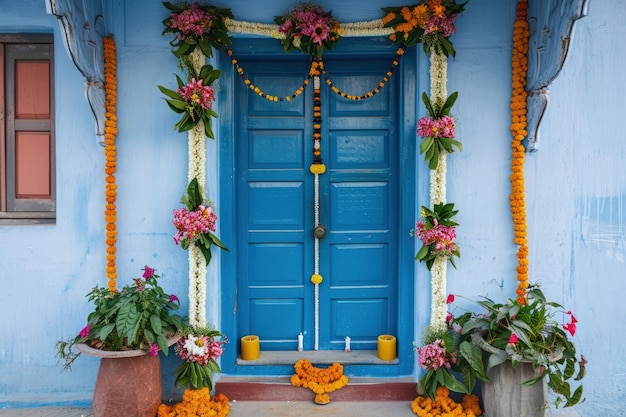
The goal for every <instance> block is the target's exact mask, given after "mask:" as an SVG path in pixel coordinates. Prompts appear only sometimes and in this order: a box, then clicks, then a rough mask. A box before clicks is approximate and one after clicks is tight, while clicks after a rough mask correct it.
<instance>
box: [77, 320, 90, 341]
mask: <svg viewBox="0 0 626 417" xmlns="http://www.w3.org/2000/svg"><path fill="white" fill-rule="evenodd" d="M90 330H91V324H89V323H87V325H86V326H85V327H83V329H82V330H81V331H80V337H82V338H83V339H84V338H86V337H87V336H89V331H90Z"/></svg>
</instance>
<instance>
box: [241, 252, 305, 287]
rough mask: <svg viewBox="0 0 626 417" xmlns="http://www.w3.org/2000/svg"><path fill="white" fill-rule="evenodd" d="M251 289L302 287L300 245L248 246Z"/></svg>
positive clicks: (302, 275)
mask: <svg viewBox="0 0 626 417" xmlns="http://www.w3.org/2000/svg"><path fill="white" fill-rule="evenodd" d="M248 265H250V275H249V277H248V283H249V285H250V286H251V287H259V288H261V287H266V288H268V287H272V286H299V287H302V286H303V284H304V283H303V281H304V270H303V265H304V253H303V247H302V244H300V243H283V242H281V243H253V244H250V245H248Z"/></svg>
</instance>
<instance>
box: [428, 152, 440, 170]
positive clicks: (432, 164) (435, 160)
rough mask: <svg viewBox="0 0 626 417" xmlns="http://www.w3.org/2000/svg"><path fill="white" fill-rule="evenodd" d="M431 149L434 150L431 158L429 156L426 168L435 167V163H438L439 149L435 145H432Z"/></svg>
mask: <svg viewBox="0 0 626 417" xmlns="http://www.w3.org/2000/svg"><path fill="white" fill-rule="evenodd" d="M433 149H434V150H435V151H434V152H433V156H432V158H430V162H429V163H428V168H430V169H437V165H439V149H438V148H437V146H433Z"/></svg>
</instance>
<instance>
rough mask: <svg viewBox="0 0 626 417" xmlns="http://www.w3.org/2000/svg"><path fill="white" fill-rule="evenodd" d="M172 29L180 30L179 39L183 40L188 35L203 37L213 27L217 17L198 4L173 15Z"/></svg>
mask: <svg viewBox="0 0 626 417" xmlns="http://www.w3.org/2000/svg"><path fill="white" fill-rule="evenodd" d="M171 18H172V20H171V22H170V28H172V29H178V30H179V32H180V33H179V34H178V39H179V40H182V39H184V38H185V37H186V36H188V35H195V36H197V37H200V36H202V35H203V34H204V33H205V32H206V31H208V28H210V27H211V26H212V25H213V20H215V16H213V15H211V14H210V13H209V12H207V11H206V10H203V9H201V8H200V7H199V6H198V2H195V3H193V4H192V5H191V8H190V9H185V10H183V11H182V12H180V13H172V14H171Z"/></svg>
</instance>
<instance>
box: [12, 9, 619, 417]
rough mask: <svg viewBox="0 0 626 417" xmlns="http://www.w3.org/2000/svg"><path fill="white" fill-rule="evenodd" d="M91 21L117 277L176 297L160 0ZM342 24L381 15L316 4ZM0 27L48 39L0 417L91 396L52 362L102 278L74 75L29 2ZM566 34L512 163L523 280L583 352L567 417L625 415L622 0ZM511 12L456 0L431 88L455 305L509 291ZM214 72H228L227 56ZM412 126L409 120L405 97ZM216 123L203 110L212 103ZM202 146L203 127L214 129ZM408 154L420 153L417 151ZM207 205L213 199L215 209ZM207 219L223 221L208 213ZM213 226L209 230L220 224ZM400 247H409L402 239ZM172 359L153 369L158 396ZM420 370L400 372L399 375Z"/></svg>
mask: <svg viewBox="0 0 626 417" xmlns="http://www.w3.org/2000/svg"><path fill="white" fill-rule="evenodd" d="M229 3H231V5H230V7H232V10H233V13H234V14H235V16H236V17H237V18H238V19H241V20H250V21H261V22H268V23H269V22H271V21H272V18H273V16H274V15H279V14H282V13H283V12H284V11H286V10H287V9H288V8H289V7H290V6H291V5H292V4H293V2H292V1H285V0H280V1H269V0H265V1H261V0H259V1H257V2H254V5H250V2H245V1H232V2H229ZM106 4H107V10H110V13H111V15H110V16H109V17H108V18H107V21H108V22H113V23H111V24H110V30H111V31H112V32H113V33H114V35H115V38H116V40H117V44H118V72H119V79H118V83H119V93H118V97H119V100H118V102H119V105H118V118H119V130H120V134H119V136H118V150H119V161H118V176H117V177H118V183H119V198H118V212H119V213H120V214H119V221H118V228H119V243H118V269H119V273H120V283H124V282H128V280H130V278H132V277H134V276H136V275H138V274H139V273H140V269H141V268H142V267H143V266H144V265H145V264H148V265H150V266H152V267H155V268H157V270H158V272H159V273H160V274H161V275H162V276H163V281H162V284H163V286H164V287H165V288H166V289H167V290H168V291H170V292H174V293H176V294H178V295H179V297H180V298H181V299H182V300H183V306H182V311H183V312H184V311H186V308H187V305H186V304H185V301H184V300H185V299H186V297H185V296H184V295H185V294H186V292H187V256H186V255H187V254H186V253H185V252H184V251H182V250H181V249H180V248H177V247H176V246H175V245H174V243H173V241H172V235H173V226H172V225H171V212H172V209H173V208H176V207H178V206H179V204H178V201H179V199H180V195H181V193H182V192H183V189H184V186H185V183H186V180H187V165H186V158H187V143H186V136H185V135H181V134H178V133H176V132H174V131H173V128H172V127H173V125H174V124H175V123H176V121H177V117H176V115H175V114H173V113H172V112H171V111H169V110H168V109H167V107H166V106H165V104H164V103H163V101H162V98H161V94H160V93H159V91H158V89H157V88H156V86H157V85H172V83H173V80H174V78H173V73H176V72H178V70H177V68H176V60H175V59H174V57H173V56H172V55H171V54H170V53H169V46H168V43H167V41H168V40H167V39H166V38H164V37H162V36H161V30H162V28H161V20H162V19H163V18H164V17H166V12H165V9H164V8H163V7H162V5H161V2H154V1H148V0H143V1H130V0H127V1H125V2H124V1H122V0H116V1H108V2H106ZM321 4H322V5H324V6H325V7H326V8H328V9H333V15H334V16H335V17H336V18H338V20H340V21H343V22H349V21H360V20H370V19H375V18H380V17H381V12H380V7H382V6H386V5H393V4H390V3H388V2H384V1H380V0H364V1H361V2H360V7H359V9H358V10H355V9H354V8H353V7H352V6H349V4H348V2H332V1H324V2H321ZM0 10H1V12H0V32H47V33H54V36H55V52H56V61H55V72H56V98H57V102H56V109H57V114H56V129H57V160H58V164H57V193H58V202H57V211H58V217H57V222H56V225H54V226H28V227H21V226H2V227H0V282H1V283H2V287H3V291H1V292H0V306H2V309H1V312H2V314H1V315H0V330H2V333H1V334H2V335H3V336H2V342H3V343H2V346H0V406H37V405H51V404H61V403H68V404H73V405H87V404H89V402H90V400H91V395H92V389H93V383H94V381H95V375H96V372H97V366H98V361H97V360H96V359H93V358H89V357H82V358H80V359H79V360H78V362H77V363H76V364H75V365H74V367H73V370H72V372H63V370H62V367H61V366H60V365H59V364H58V363H57V360H56V358H55V348H54V345H55V342H56V341H57V340H59V339H63V338H67V337H69V336H71V335H73V334H75V333H76V332H77V331H78V330H79V329H80V328H82V327H83V326H84V320H85V317H86V315H87V314H88V312H89V311H90V306H89V305H87V303H86V302H85V298H84V294H86V293H87V292H88V291H89V290H90V289H91V288H92V287H93V286H94V285H95V284H99V285H106V278H105V276H104V263H105V260H104V251H105V244H104V236H103V229H104V220H103V214H102V213H103V200H104V197H103V190H104V181H103V178H104V174H103V171H104V168H103V152H102V148H101V147H100V146H99V145H98V141H99V139H98V138H97V137H96V135H95V127H94V126H95V125H94V120H93V117H92V115H91V112H90V110H89V108H88V106H87V103H86V101H85V98H84V79H82V78H81V76H80V74H79V72H78V71H77V70H76V68H75V67H74V66H73V64H72V62H71V60H70V59H69V57H68V55H67V53H66V51H65V49H64V46H63V43H62V39H61V34H60V29H59V25H58V22H57V20H56V18H55V17H53V16H51V15H48V14H47V13H46V10H45V2H44V1H43V0H22V1H20V2H14V1H11V0H0ZM588 12H589V15H588V16H587V17H585V18H583V19H581V20H580V21H579V22H578V24H577V27H576V29H575V31H574V38H573V40H572V46H571V49H570V52H569V55H568V58H567V62H566V64H565V67H564V70H563V71H562V73H561V74H560V76H559V78H557V80H556V81H555V82H554V83H553V84H552V86H551V87H550V90H551V92H550V104H549V107H548V109H547V112H546V115H545V117H544V119H543V122H542V125H541V143H540V147H539V151H538V152H535V153H533V154H528V155H527V163H526V169H525V172H526V178H527V197H528V202H527V203H528V221H529V246H530V270H531V277H532V278H531V279H533V280H535V281H540V282H541V283H542V284H543V286H544V289H545V292H546V293H547V294H548V296H549V297H550V298H551V299H553V300H555V301H557V302H561V303H562V304H565V305H566V306H567V308H570V309H571V310H572V311H574V313H575V314H576V315H577V318H578V320H579V323H578V324H579V326H578V333H577V335H576V340H577V344H578V346H579V349H580V351H581V352H582V353H583V354H584V355H585V356H586V357H587V358H588V360H589V365H588V376H587V378H586V379H585V381H584V382H585V391H586V397H587V401H586V402H585V403H583V404H581V405H579V406H577V407H576V410H577V412H578V413H579V414H580V415H581V416H589V417H593V416H597V415H603V416H607V417H618V416H622V415H623V414H624V413H626V394H624V392H625V390H626V377H625V376H624V375H625V374H624V372H623V369H625V367H626V364H625V363H624V361H625V359H624V358H623V355H620V354H619V353H621V350H622V349H620V346H621V343H620V342H621V337H620V336H621V335H620V330H619V328H620V327H619V326H620V324H621V319H623V318H624V317H626V307H625V306H624V303H622V302H621V295H622V294H623V293H624V292H625V290H626V283H625V282H626V281H625V280H624V271H625V268H624V258H625V249H624V238H625V235H626V232H625V230H624V228H623V224H624V220H626V219H625V217H626V215H625V214H624V208H623V205H624V201H625V199H626V170H625V169H624V168H623V162H622V161H623V160H624V158H625V157H626V155H625V149H626V148H625V147H624V145H623V138H622V135H621V131H622V125H623V123H621V122H622V120H623V116H622V114H621V113H622V108H623V106H624V103H625V101H624V95H625V93H626V85H625V84H624V83H623V82H622V79H623V77H622V71H621V67H623V65H624V58H623V56H624V55H625V54H624V53H625V52H626V47H625V46H624V42H622V40H623V39H624V35H626V33H625V32H626V29H624V27H623V25H622V22H623V21H624V20H626V8H624V7H622V3H621V0H603V1H595V2H594V1H592V2H591V4H590V6H589V10H588ZM514 17H515V2H514V1H511V0H509V1H497V2H494V1H489V0H472V1H470V3H468V5H467V10H466V12H465V13H464V14H463V15H462V16H461V17H459V19H458V20H457V34H456V35H455V36H454V37H453V39H452V40H453V42H454V45H455V47H456V50H457V57H456V59H454V60H451V61H450V64H449V73H448V91H449V92H453V91H459V99H458V101H457V103H456V104H455V106H454V109H453V113H454V116H455V118H456V120H457V124H458V138H459V139H460V140H461V141H463V143H464V151H463V152H462V153H460V154H458V153H457V154H454V155H452V156H450V157H449V159H448V170H449V171H448V200H449V201H452V202H455V203H456V205H457V207H458V209H459V210H460V213H459V216H458V220H459V222H460V223H461V226H460V227H459V229H458V241H459V243H460V245H461V248H462V258H461V259H460V260H459V261H458V262H457V269H456V270H454V269H449V273H448V285H449V290H450V292H452V293H456V294H462V295H465V296H467V297H470V298H477V297H478V296H479V295H488V296H490V297H494V298H501V297H505V296H506V297H508V296H512V295H513V293H514V289H515V285H516V282H515V275H514V274H515V273H514V269H515V264H516V257H515V253H516V247H515V246H514V245H513V243H512V222H511V219H510V212H509V205H508V194H509V189H510V184H509V180H508V177H509V172H510V159H511V157H510V146H509V144H510V133H509V127H508V126H509V100H510V94H511V87H510V77H511V76H510V72H511V70H510V60H511V43H512V41H511V38H512V35H511V28H512V23H513V20H514ZM226 64H228V63H227V62H226ZM418 65H419V68H420V73H421V74H422V75H423V77H422V78H421V79H420V80H418V84H419V86H420V91H425V90H426V91H427V89H428V80H427V79H426V76H427V74H428V72H427V60H424V59H419V58H418ZM417 108H418V111H419V115H422V114H424V109H423V107H422V106H421V103H419V104H418V107H417ZM218 112H219V110H218ZM217 135H218V140H219V132H218V133H217ZM207 159H208V164H207V165H208V172H209V180H208V182H207V185H208V188H209V192H210V194H211V195H210V197H212V198H214V199H215V198H216V197H217V188H218V187H217V185H218V179H217V175H216V174H217V163H218V151H217V144H216V143H215V142H209V143H208V155H207ZM418 160H420V161H421V160H422V158H421V156H418ZM417 171H418V178H417V184H418V185H417V186H418V189H417V194H418V196H419V201H418V202H417V205H418V206H419V205H422V204H427V203H428V171H427V168H426V166H425V164H421V163H420V164H419V166H418V169H417ZM218 204H219V201H218ZM220 210H221V211H223V210H228V208H225V207H219V209H218V215H219V213H220ZM222 227H224V226H222ZM416 249H417V244H416ZM219 268H220V262H219V260H218V259H215V261H214V262H212V263H211V265H210V267H209V287H208V291H209V294H212V295H211V296H210V299H209V302H208V319H209V321H210V322H212V323H216V324H219V323H220V320H221V318H220V313H219V312H220V304H219V299H220V297H219V295H218V294H219V291H220V288H219ZM415 271H416V272H415V275H416V290H415V291H416V293H415V299H416V305H417V308H416V311H415V312H407V314H415V317H416V328H415V340H419V337H420V333H421V329H422V327H423V326H424V325H425V324H427V322H428V315H429V310H430V307H429V302H430V295H429V294H430V290H429V281H430V279H429V274H428V272H427V270H426V268H425V267H424V266H423V265H416V268H415ZM175 365H176V361H175V360H174V359H173V358H168V359H167V360H165V361H164V376H165V381H164V387H165V391H166V393H165V395H166V397H167V396H173V395H176V393H175V392H174V391H173V390H172V389H171V388H170V387H171V386H172V378H171V372H169V371H171V370H172V369H173V367H174V366H175ZM417 372H419V370H417V369H416V373H417Z"/></svg>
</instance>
